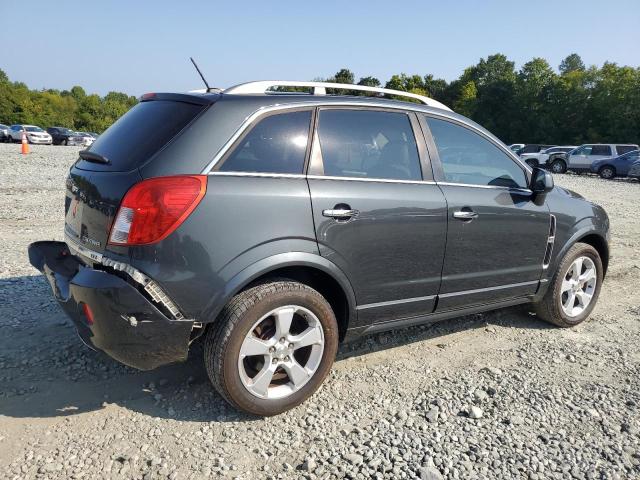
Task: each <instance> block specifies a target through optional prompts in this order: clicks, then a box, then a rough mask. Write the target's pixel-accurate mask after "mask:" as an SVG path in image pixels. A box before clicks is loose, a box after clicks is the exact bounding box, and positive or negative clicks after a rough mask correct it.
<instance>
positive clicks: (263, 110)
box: [201, 97, 532, 175]
mask: <svg viewBox="0 0 640 480" xmlns="http://www.w3.org/2000/svg"><path fill="white" fill-rule="evenodd" d="M363 98H366V97H363ZM305 107H313V108H316V107H360V108H370V107H373V108H383V109H391V110H399V111H404V112H418V113H423V114H429V115H434V116H438V117H442V118H443V119H447V120H454V121H457V122H460V123H462V124H464V125H465V126H466V127H468V128H470V129H472V130H474V131H475V132H477V133H478V134H479V135H482V136H483V137H486V134H485V133H484V132H482V130H480V129H478V128H477V127H475V126H474V125H471V124H470V123H467V122H465V121H464V119H460V118H454V117H452V116H450V115H447V114H446V113H445V112H441V111H435V109H434V110H431V109H425V108H424V106H421V105H413V104H410V103H407V104H406V105H396V104H393V103H385V102H377V101H366V102H365V101H363V102H354V101H349V100H345V101H332V102H326V101H324V102H323V101H320V100H315V101H306V102H296V103H284V104H274V105H268V106H264V107H260V108H259V109H257V110H256V111H255V112H253V113H251V114H250V115H248V116H247V117H246V118H245V120H244V121H243V123H242V124H241V125H240V127H238V129H237V130H236V131H235V132H234V134H233V135H232V136H231V137H230V138H229V140H227V142H226V143H225V144H224V145H223V146H222V148H221V149H220V150H219V151H218V153H216V154H215V156H214V157H213V159H212V160H211V161H210V162H209V163H208V164H207V165H206V166H205V167H204V169H203V170H202V172H201V173H202V175H206V174H208V173H209V172H210V171H211V169H212V168H213V167H214V166H215V165H216V164H217V163H218V162H219V161H220V159H221V158H222V157H224V156H225V154H226V153H227V151H228V150H229V149H230V148H231V147H232V146H233V144H234V143H235V142H236V140H237V139H238V138H239V137H240V136H241V135H242V134H243V133H244V132H245V131H246V130H247V129H248V128H249V127H250V126H251V125H253V123H254V122H255V121H256V120H257V119H259V118H260V117H261V116H262V115H266V114H268V113H271V112H276V111H286V110H290V109H296V108H298V109H299V108H305ZM416 141H417V140H416ZM492 143H495V142H492ZM500 148H501V147H500ZM502 150H503V151H505V152H507V153H508V154H509V155H511V158H512V159H514V160H515V161H517V162H518V163H519V164H520V165H522V166H523V167H524V168H525V170H527V171H528V172H529V173H532V170H531V169H530V168H529V166H528V165H527V164H525V163H524V162H521V161H520V160H519V159H518V158H517V157H515V155H514V154H513V152H511V151H510V150H509V149H508V148H506V149H504V148H502Z"/></svg>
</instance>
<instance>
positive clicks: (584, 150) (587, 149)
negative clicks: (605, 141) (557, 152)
mask: <svg viewBox="0 0 640 480" xmlns="http://www.w3.org/2000/svg"><path fill="white" fill-rule="evenodd" d="M592 149H593V146H592V145H584V146H582V147H580V148H578V149H576V151H575V152H573V154H574V155H591V150H592Z"/></svg>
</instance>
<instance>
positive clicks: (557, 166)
mask: <svg viewBox="0 0 640 480" xmlns="http://www.w3.org/2000/svg"><path fill="white" fill-rule="evenodd" d="M551 171H552V172H553V173H565V172H566V171H567V164H566V163H564V162H563V161H562V160H554V161H553V163H552V164H551Z"/></svg>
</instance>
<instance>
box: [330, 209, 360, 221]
mask: <svg viewBox="0 0 640 480" xmlns="http://www.w3.org/2000/svg"><path fill="white" fill-rule="evenodd" d="M358 213H360V212H359V211H358V210H353V209H351V208H331V209H328V210H323V211H322V215H323V216H325V217H330V218H335V219H336V220H348V219H350V218H352V217H355V216H356V215H358Z"/></svg>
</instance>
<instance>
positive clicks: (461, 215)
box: [453, 210, 478, 220]
mask: <svg viewBox="0 0 640 480" xmlns="http://www.w3.org/2000/svg"><path fill="white" fill-rule="evenodd" d="M453 218H457V219H458V220H473V219H474V218H478V214H477V213H476V212H474V211H472V210H461V211H458V212H453Z"/></svg>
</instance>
